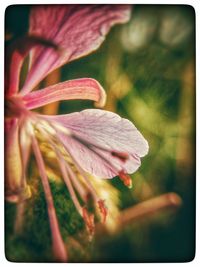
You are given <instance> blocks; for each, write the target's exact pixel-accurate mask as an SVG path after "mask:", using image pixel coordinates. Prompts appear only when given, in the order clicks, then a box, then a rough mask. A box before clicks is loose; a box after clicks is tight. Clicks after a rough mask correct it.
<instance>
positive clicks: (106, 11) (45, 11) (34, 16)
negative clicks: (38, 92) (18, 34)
mask: <svg viewBox="0 0 200 267" xmlns="http://www.w3.org/2000/svg"><path fill="white" fill-rule="evenodd" d="M130 10H131V6H130V5H40V6H33V7H32V11H31V15H30V30H29V33H30V34H33V35H37V36H42V37H44V38H46V39H48V40H52V41H53V42H55V43H56V44H57V45H59V47H60V48H61V51H60V53H55V52H53V51H52V50H50V49H46V48H45V49H44V48H42V47H41V46H38V47H37V48H35V49H34V50H32V52H31V58H30V71H29V74H28V77H27V80H26V82H25V85H24V88H23V93H25V92H28V91H30V90H31V89H32V88H33V87H34V86H35V85H36V84H37V83H38V82H39V81H41V80H42V79H43V78H44V77H45V76H46V75H47V74H48V73H50V72H51V71H53V70H54V69H56V68H58V67H60V66H62V65H63V64H65V63H66V62H69V61H72V60H74V59H77V58H79V57H82V56H84V55H87V54H89V53H91V52H92V51H94V50H96V49H97V48H98V47H99V46H100V45H101V43H102V42H103V41H104V39H105V36H106V34H107V33H108V32H109V30H110V28H111V27H112V26H113V25H115V24H117V23H124V22H127V21H128V19H129V17H130Z"/></svg>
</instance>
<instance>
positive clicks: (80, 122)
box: [43, 109, 148, 178]
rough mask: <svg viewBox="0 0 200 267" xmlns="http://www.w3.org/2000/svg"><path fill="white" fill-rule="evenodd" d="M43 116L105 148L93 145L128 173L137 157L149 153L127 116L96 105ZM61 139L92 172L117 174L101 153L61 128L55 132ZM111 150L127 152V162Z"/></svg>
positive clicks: (131, 171)
mask: <svg viewBox="0 0 200 267" xmlns="http://www.w3.org/2000/svg"><path fill="white" fill-rule="evenodd" d="M43 118H45V119H48V120H51V121H52V124H54V123H55V122H57V123H59V124H61V125H62V126H64V127H66V128H67V129H69V130H71V131H72V133H74V134H75V135H77V136H78V137H80V138H82V139H83V140H85V141H86V142H89V143H92V144H95V145H96V146H98V147H102V148H104V149H106V150H107V151H103V150H101V149H99V148H95V151H97V152H98V153H99V154H100V155H101V156H103V157H105V158H106V161H107V162H111V163H112V164H114V165H115V166H116V167H117V168H116V169H118V171H119V170H124V171H125V172H127V173H133V172H135V171H136V170H137V169H138V168H139V166H140V157H143V156H145V155H146V154H147V153H148V143H147V141H146V140H145V139H144V137H143V136H142V134H141V133H140V132H139V131H138V130H137V128H136V127H135V126H134V125H133V124H132V123H131V122H130V121H129V120H127V119H123V118H121V117H120V116H118V115H116V114H115V113H112V112H109V111H103V110H98V109H90V110H84V111H82V112H76V113H72V114H69V115H59V116H48V117H47V116H43ZM58 136H59V138H60V140H61V141H62V142H63V143H64V145H65V146H66V148H67V150H68V151H69V153H70V154H72V155H73V157H74V158H75V159H76V161H77V162H78V163H79V164H80V166H81V167H82V168H83V169H84V170H85V171H86V172H89V173H91V174H94V175H97V176H100V177H105V178H112V177H114V176H116V175H117V174H118V171H116V169H115V170H114V169H113V168H112V167H111V166H109V164H108V163H107V162H105V161H104V160H103V159H102V157H99V156H98V155H97V154H96V153H94V152H93V151H91V150H90V149H88V148H87V147H86V146H85V145H84V144H83V143H81V142H78V141H77V140H76V139H74V138H73V137H71V136H69V135H68V136H67V135H65V134H64V133H62V132H59V133H58ZM110 151H119V152H125V153H128V155H129V159H128V160H127V161H126V162H123V161H121V160H119V159H118V158H116V157H114V156H112V153H110Z"/></svg>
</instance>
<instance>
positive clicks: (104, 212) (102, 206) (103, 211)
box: [98, 199, 108, 223]
mask: <svg viewBox="0 0 200 267" xmlns="http://www.w3.org/2000/svg"><path fill="white" fill-rule="evenodd" d="M98 205H99V210H100V212H101V214H102V222H103V223H105V222H106V217H107V215H108V209H107V208H106V206H105V200H102V199H100V200H99V201H98Z"/></svg>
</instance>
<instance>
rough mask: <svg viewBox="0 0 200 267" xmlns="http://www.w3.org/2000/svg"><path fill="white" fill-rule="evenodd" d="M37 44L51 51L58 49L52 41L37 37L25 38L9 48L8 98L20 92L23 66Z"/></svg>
mask: <svg viewBox="0 0 200 267" xmlns="http://www.w3.org/2000/svg"><path fill="white" fill-rule="evenodd" d="M37 44H40V45H42V46H46V47H51V49H52V48H54V49H56V48H57V47H56V45H54V44H53V43H52V42H51V41H48V40H45V39H44V38H40V37H36V36H24V37H22V38H19V39H17V40H16V41H15V42H13V43H12V45H10V46H9V47H8V48H7V50H6V71H5V72H6V77H5V91H6V96H11V95H13V94H15V93H17V92H18V90H19V80H20V72H21V68H22V64H23V62H24V59H25V57H26V55H27V54H28V52H29V51H30V49H31V48H32V47H33V46H36V45H37Z"/></svg>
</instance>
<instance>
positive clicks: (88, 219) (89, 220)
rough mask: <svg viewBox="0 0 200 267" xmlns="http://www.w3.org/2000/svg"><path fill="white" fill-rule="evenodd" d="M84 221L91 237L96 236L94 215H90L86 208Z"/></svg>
mask: <svg viewBox="0 0 200 267" xmlns="http://www.w3.org/2000/svg"><path fill="white" fill-rule="evenodd" d="M82 212H83V219H84V221H85V224H86V226H87V229H88V231H89V233H90V235H91V236H93V235H94V214H89V212H88V211H87V209H86V208H85V207H83V208H82Z"/></svg>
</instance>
